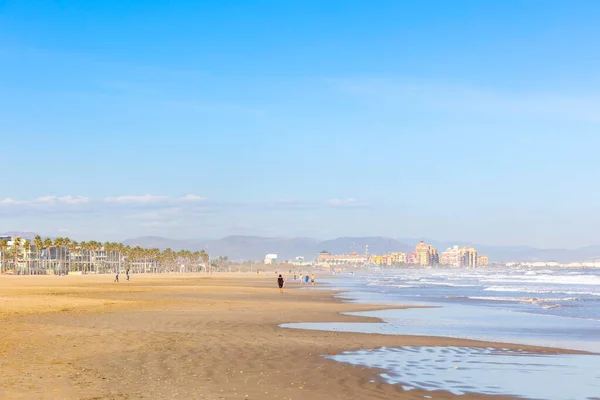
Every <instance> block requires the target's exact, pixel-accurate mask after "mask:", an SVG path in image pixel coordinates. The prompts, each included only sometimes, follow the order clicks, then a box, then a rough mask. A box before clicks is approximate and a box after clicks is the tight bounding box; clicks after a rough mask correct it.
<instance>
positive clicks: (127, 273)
mask: <svg viewBox="0 0 600 400" xmlns="http://www.w3.org/2000/svg"><path fill="white" fill-rule="evenodd" d="M125 276H126V277H127V282H129V269H127V270H125ZM113 282H117V283H118V282H119V273H118V272H117V275H115V280H114V281H113Z"/></svg>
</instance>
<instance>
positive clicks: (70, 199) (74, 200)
mask: <svg viewBox="0 0 600 400" xmlns="http://www.w3.org/2000/svg"><path fill="white" fill-rule="evenodd" d="M58 201H60V202H61V203H66V204H85V203H88V202H89V201H90V199H89V198H87V197H85V196H71V195H69V196H64V197H59V198H58Z"/></svg>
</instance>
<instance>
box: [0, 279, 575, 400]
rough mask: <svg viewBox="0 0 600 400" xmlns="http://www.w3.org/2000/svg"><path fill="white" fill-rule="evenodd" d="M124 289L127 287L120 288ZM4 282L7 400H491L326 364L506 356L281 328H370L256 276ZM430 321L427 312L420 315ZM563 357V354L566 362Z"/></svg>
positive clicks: (1, 347)
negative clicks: (353, 354) (392, 354)
mask: <svg viewBox="0 0 600 400" xmlns="http://www.w3.org/2000/svg"><path fill="white" fill-rule="evenodd" d="M123 278H124V277H123ZM112 279H113V277H111V276H108V275H100V276H68V277H57V276H31V277H19V276H14V277H13V276H0V326H1V327H2V329H1V334H0V399H27V400H31V399H88V400H91V399H256V400H262V399H293V400H303V399H310V400H320V399H323V400H325V399H423V398H424V396H431V398H434V399H451V398H458V397H460V398H461V399H476V398H477V399H487V398H498V397H490V396H483V395H465V396H455V395H452V394H450V393H445V392H422V391H417V390H411V391H409V392H404V391H403V390H402V389H401V388H400V387H399V386H394V385H388V384H386V383H384V382H383V381H382V379H381V378H379V373H380V371H378V370H374V369H366V368H362V367H357V366H351V365H348V364H344V363H338V362H335V361H331V360H328V359H325V358H324V357H323V355H327V354H336V353H339V352H342V351H346V350H359V349H369V348H377V347H381V346H387V347H398V346H420V345H423V346H432V345H441V346H471V347H489V346H502V347H508V348H515V349H517V348H521V349H526V350H531V351H539V352H545V353H548V352H549V353H557V352H559V351H557V350H552V349H544V348H535V347H530V346H521V345H518V346H517V345H506V344H501V345H500V344H492V343H486V342H475V341H469V340H461V339H450V338H434V337H415V336H386V335H372V334H355V333H338V332H320V331H306V330H295V329H283V328H279V327H278V324H281V323H289V322H327V321H334V322H337V321H347V322H368V321H376V320H374V319H370V318H364V317H355V316H343V315H340V314H339V313H340V312H347V311H369V310H375V309H381V308H389V307H387V306H386V307H382V306H370V305H357V304H348V303H343V302H341V301H340V300H338V299H336V298H334V297H333V293H332V292H330V291H322V290H314V289H313V288H309V289H307V290H305V289H303V290H298V289H297V288H298V287H299V284H298V283H297V282H294V281H293V280H292V281H288V284H286V286H287V288H286V291H285V293H284V294H283V295H281V294H279V290H278V289H277V285H276V276H275V275H268V276H264V275H261V276H257V275H256V274H248V275H241V274H225V273H223V274H214V275H210V276H207V275H176V274H172V275H132V281H131V282H124V281H123V280H122V282H120V283H118V284H117V283H112ZM423 312H427V309H423ZM562 352H563V353H564V351H562Z"/></svg>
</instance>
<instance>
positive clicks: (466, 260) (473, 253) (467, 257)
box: [460, 246, 477, 267]
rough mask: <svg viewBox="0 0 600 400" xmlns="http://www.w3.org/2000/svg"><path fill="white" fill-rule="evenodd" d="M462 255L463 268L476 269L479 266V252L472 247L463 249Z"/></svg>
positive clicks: (461, 250)
mask: <svg viewBox="0 0 600 400" xmlns="http://www.w3.org/2000/svg"><path fill="white" fill-rule="evenodd" d="M460 255H461V259H462V264H461V265H462V266H463V267H476V266H477V250H475V249H474V248H473V246H471V247H463V248H461V249H460Z"/></svg>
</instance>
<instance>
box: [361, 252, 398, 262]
mask: <svg viewBox="0 0 600 400" xmlns="http://www.w3.org/2000/svg"><path fill="white" fill-rule="evenodd" d="M369 264H377V265H402V264H406V253H401V252H396V253H389V254H383V255H377V254H371V255H370V256H369Z"/></svg>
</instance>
